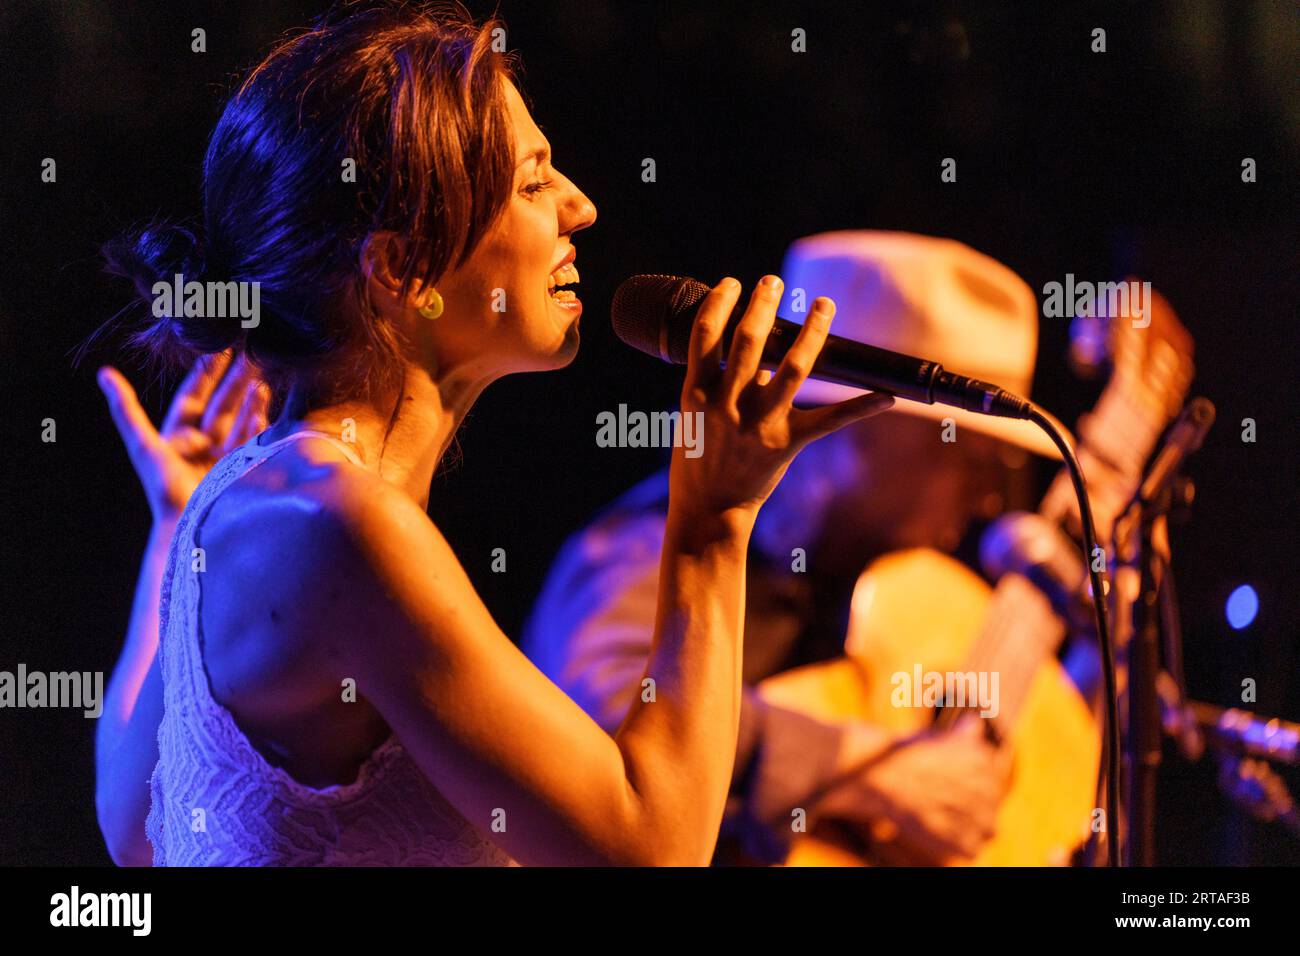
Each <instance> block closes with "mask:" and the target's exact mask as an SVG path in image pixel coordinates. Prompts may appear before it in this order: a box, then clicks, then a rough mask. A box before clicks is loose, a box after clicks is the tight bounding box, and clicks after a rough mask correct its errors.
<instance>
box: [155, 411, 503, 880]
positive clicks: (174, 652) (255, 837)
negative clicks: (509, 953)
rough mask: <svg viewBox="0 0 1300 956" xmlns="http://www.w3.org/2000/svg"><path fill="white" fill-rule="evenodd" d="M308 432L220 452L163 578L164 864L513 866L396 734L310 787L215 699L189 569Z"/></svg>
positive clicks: (160, 810) (158, 858)
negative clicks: (238, 501) (258, 481)
mask: <svg viewBox="0 0 1300 956" xmlns="http://www.w3.org/2000/svg"><path fill="white" fill-rule="evenodd" d="M306 437H314V438H323V439H325V440H326V441H330V442H332V443H333V444H334V445H335V446H336V447H338V448H339V449H340V450H341V451H342V452H343V453H344V454H345V455H347V456H348V458H349V460H351V461H352V462H353V463H354V464H360V462H359V461H358V459H357V457H356V455H355V453H354V452H353V451H352V449H350V448H349V447H348V446H347V445H346V444H344V443H343V442H340V441H338V440H337V439H335V438H332V437H331V436H329V435H324V434H322V433H320V432H312V431H300V432H296V433H294V434H291V435H289V436H287V437H285V438H282V439H280V440H279V441H276V442H272V443H270V444H267V445H259V444H258V443H257V439H253V440H251V441H249V442H248V443H247V444H246V445H244V446H242V447H240V448H238V449H236V450H235V451H233V452H231V453H230V454H229V455H227V456H226V457H225V458H223V459H221V461H219V462H218V463H217V465H216V466H215V467H214V468H213V469H212V472H211V473H210V474H209V475H208V476H207V478H205V479H204V480H203V483H202V484H200V485H199V487H198V488H197V489H196V490H195V492H194V494H193V496H191V498H190V502H189V504H188V506H187V507H186V509H185V512H184V514H183V515H182V516H181V519H180V523H179V525H178V526H177V529H176V534H175V536H174V537H173V538H172V543H171V550H170V554H169V555H168V559H167V570H166V572H165V574H164V577H163V586H162V604H161V609H160V618H159V619H160V621H161V633H160V640H159V645H158V663H159V668H160V669H161V673H162V680H163V703H164V712H163V718H162V722H161V723H160V725H159V727H158V764H157V766H156V767H155V768H154V772H153V776H152V778H151V780H150V788H151V791H152V797H153V802H152V805H151V807H150V810H149V818H148V821H147V823H146V830H147V832H148V835H149V841H150V842H151V843H152V844H153V852H154V857H153V863H154V866H393V865H398V866H401V865H407V866H422V865H432V866H505V865H510V863H511V860H510V858H509V857H508V856H507V855H506V854H505V853H504V852H503V851H501V850H500V849H498V848H497V847H496V846H495V845H494V844H492V843H491V842H489V841H488V840H487V839H486V838H485V837H484V836H483V835H482V834H481V833H480V832H479V831H478V830H476V829H475V828H474V827H473V826H471V825H470V824H469V823H468V822H467V821H466V820H465V818H464V817H462V816H461V815H460V814H459V813H457V812H456V810H455V809H454V808H453V807H452V806H451V805H450V804H449V803H448V802H447V801H446V800H445V799H444V798H443V797H442V796H441V795H440V794H439V793H438V791H437V790H436V789H435V788H434V786H433V785H432V784H431V783H429V781H428V780H427V779H426V778H425V776H424V774H423V773H422V772H421V771H420V769H419V767H417V766H416V764H415V762H414V760H412V759H411V757H410V755H409V754H408V753H407V752H406V751H405V750H404V749H403V747H402V745H401V744H400V743H399V742H398V740H397V738H396V736H394V735H390V736H389V738H388V739H387V740H386V741H385V742H384V743H383V744H381V745H380V746H379V747H378V748H377V749H376V750H375V752H374V753H373V754H371V755H370V757H369V758H367V760H366V762H365V763H364V765H363V766H362V767H361V770H360V773H359V774H358V776H357V779H356V780H355V781H353V782H352V783H349V784H344V785H338V786H330V787H324V788H315V787H308V786H305V785H303V784H301V783H299V782H298V781H296V780H295V779H293V777H292V776H290V775H289V774H288V773H287V772H286V771H285V770H283V769H282V768H279V767H273V766H271V764H269V763H268V762H267V761H266V759H265V758H264V757H263V756H262V755H261V754H260V753H259V752H258V751H257V750H256V749H255V748H254V747H253V745H252V743H250V742H249V740H248V738H247V737H246V736H245V735H244V733H243V732H242V731H241V730H240V729H239V727H238V725H237V724H236V723H235V719H234V717H233V716H232V715H231V713H230V711H228V710H226V708H225V707H223V706H222V705H221V704H219V703H218V702H217V701H216V700H215V699H214V698H213V697H212V693H211V690H210V687H209V683H208V675H207V671H206V669H205V668H204V664H203V634H202V629H201V627H200V618H199V602H200V600H201V597H202V595H201V582H202V578H203V575H202V574H200V573H196V572H193V571H191V570H190V568H191V555H192V554H193V549H194V548H195V547H198V546H200V545H199V542H200V531H201V530H202V526H203V521H204V518H205V517H206V516H207V514H208V511H209V510H210V508H211V507H212V503H213V502H214V501H215V500H216V499H217V496H218V495H220V494H221V492H222V491H224V490H225V489H226V488H227V487H228V486H229V485H230V484H231V483H232V482H234V481H235V480H236V479H238V478H239V477H240V476H242V475H244V474H247V473H248V472H249V471H251V470H252V469H253V468H256V467H257V466H258V465H260V464H261V463H262V462H265V461H266V460H267V459H268V458H270V457H271V456H272V455H274V454H275V453H276V452H277V451H278V450H279V449H280V448H282V447H283V446H284V445H285V443H287V442H289V441H293V440H296V439H301V438H306Z"/></svg>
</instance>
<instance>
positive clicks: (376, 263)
mask: <svg viewBox="0 0 1300 956" xmlns="http://www.w3.org/2000/svg"><path fill="white" fill-rule="evenodd" d="M359 258H360V260H361V261H360V265H361V271H362V273H363V274H364V275H365V277H366V281H368V282H370V283H371V284H372V285H377V286H378V287H379V288H380V289H382V290H384V291H386V292H387V293H389V294H390V295H397V294H398V293H399V291H400V290H401V288H402V274H401V267H402V264H403V263H404V262H405V261H406V240H405V239H403V238H402V237H401V236H399V235H398V234H397V233H395V232H387V231H377V232H372V233H370V235H368V236H366V238H365V241H364V242H362V243H361V254H360V257H359Z"/></svg>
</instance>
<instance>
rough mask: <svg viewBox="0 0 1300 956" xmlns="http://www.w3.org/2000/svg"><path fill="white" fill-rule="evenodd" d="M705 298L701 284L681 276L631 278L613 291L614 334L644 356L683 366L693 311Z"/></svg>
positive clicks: (703, 287) (693, 315) (688, 343)
mask: <svg viewBox="0 0 1300 956" xmlns="http://www.w3.org/2000/svg"><path fill="white" fill-rule="evenodd" d="M708 294H709V287H708V286H707V285H705V284H704V283H703V282H699V281H696V280H695V279H688V278H685V277H683V276H663V275H641V276H632V277H631V278H630V279H626V280H624V282H623V283H622V284H621V285H620V286H619V287H618V288H617V289H616V290H615V291H614V300H613V302H612V303H611V304H610V321H611V323H612V324H613V326H614V334H615V335H617V336H618V337H619V338H620V339H622V340H623V341H624V342H626V343H627V344H628V345H630V346H632V347H633V348H635V349H639V350H641V351H642V352H645V353H646V354H647V355H653V356H654V357H655V358H657V359H662V360H663V361H665V362H673V363H676V364H678V365H685V364H686V357H687V354H688V352H689V347H690V341H691V326H692V324H693V323H694V320H695V307H696V306H697V305H699V303H700V300H701V299H703V298H704V297H705V296H706V295H708Z"/></svg>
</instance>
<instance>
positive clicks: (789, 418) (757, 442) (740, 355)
mask: <svg viewBox="0 0 1300 956" xmlns="http://www.w3.org/2000/svg"><path fill="white" fill-rule="evenodd" d="M781 289H782V282H781V280H780V279H779V278H778V277H777V276H766V277H764V279H763V281H762V282H761V283H760V284H759V285H758V286H757V287H756V288H755V289H754V292H753V294H752V295H751V297H750V301H749V306H748V307H747V308H746V310H745V313H744V316H743V317H742V318H741V320H740V322H739V324H738V325H737V327H736V330H735V333H734V335H733V336H732V342H731V349H730V352H729V354H727V355H726V356H725V363H724V356H723V333H724V331H725V329H726V325H727V321H728V319H729V317H730V316H731V312H732V310H733V309H734V308H735V305H736V302H737V300H738V298H739V296H740V283H739V282H737V281H736V280H735V279H724V280H723V281H722V282H720V283H719V284H718V285H717V286H716V287H715V288H714V289H713V290H712V291H711V292H710V293H709V295H708V296H707V297H706V298H705V299H704V301H703V302H702V303H701V304H700V309H699V312H698V313H697V314H696V318H695V325H694V327H693V328H692V331H691V343H690V354H689V357H688V361H687V370H686V382H685V385H684V386H683V388H682V403H681V407H682V414H683V415H687V414H695V413H700V414H702V420H703V426H704V427H703V431H702V435H703V445H702V448H701V454H700V455H699V456H698V457H695V458H690V457H687V456H686V455H685V454H684V451H683V449H682V448H681V447H678V448H676V449H675V450H674V455H673V464H672V470H671V492H672V494H671V496H670V500H672V501H673V502H674V503H675V504H676V506H677V507H679V508H685V509H686V510H687V512H693V513H705V514H710V515H727V514H730V513H741V514H744V515H748V516H752V515H753V514H756V513H757V511H758V508H759V506H760V505H761V504H762V503H763V501H765V500H766V499H767V496H768V495H769V494H771V492H772V489H773V488H775V487H776V485H777V482H779V481H780V480H781V476H782V475H784V474H785V469H786V467H787V466H788V465H789V463H790V461H791V459H793V458H794V456H795V455H796V454H798V452H799V450H800V449H801V448H803V447H804V446H805V445H807V444H808V443H809V442H811V441H813V440H815V439H817V438H820V437H822V436H823V435H826V434H829V433H830V432H832V431H835V430H836V429H837V428H841V427H843V426H844V425H848V424H849V423H851V422H855V421H858V420H860V419H863V418H867V417H869V416H871V415H875V414H877V413H879V412H882V411H884V410H885V409H887V408H889V407H890V406H891V405H892V404H893V402H894V400H893V397H892V396H890V395H884V394H879V393H868V394H866V395H860V396H856V397H854V398H851V399H848V400H847V401H843V402H839V403H838V404H835V405H827V406H825V407H822V408H815V409H797V408H794V407H793V405H792V402H793V401H794V397H795V393H796V392H798V390H799V387H800V386H801V385H802V384H803V382H804V380H805V379H806V378H807V377H808V374H809V372H810V371H811V370H812V367H813V363H814V362H815V361H816V359H817V356H818V355H819V354H820V353H821V349H822V346H823V345H824V344H825V342H826V336H827V334H828V333H829V329H830V324H831V319H832V317H833V316H834V314H835V303H834V302H832V301H831V300H830V299H827V298H824V297H823V298H818V299H816V300H815V301H814V302H813V307H812V310H811V312H810V313H809V315H808V318H807V321H806V322H805V323H804V326H803V329H802V330H801V331H800V333H799V336H798V338H797V339H796V340H795V342H794V344H793V345H792V346H791V347H790V350H789V352H787V353H786V355H785V357H784V359H783V360H782V362H781V364H780V366H779V367H778V368H777V370H776V371H775V372H774V373H771V374H770V375H769V374H768V373H767V372H762V371H760V369H759V362H760V360H761V358H762V354H763V346H764V344H765V343H766V341H767V337H768V335H769V334H770V333H771V331H772V326H773V323H774V322H775V320H776V307H777V303H779V302H780V300H781Z"/></svg>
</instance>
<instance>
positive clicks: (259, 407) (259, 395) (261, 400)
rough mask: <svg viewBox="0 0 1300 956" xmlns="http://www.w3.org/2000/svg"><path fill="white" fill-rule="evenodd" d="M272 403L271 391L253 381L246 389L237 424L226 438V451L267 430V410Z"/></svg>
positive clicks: (258, 382)
mask: <svg viewBox="0 0 1300 956" xmlns="http://www.w3.org/2000/svg"><path fill="white" fill-rule="evenodd" d="M270 403H271V390H270V389H268V388H267V387H266V385H264V384H263V383H262V382H260V381H258V380H257V379H251V380H250V381H249V382H248V384H247V386H246V387H245V389H244V400H243V404H241V405H240V407H239V414H238V415H237V416H236V417H235V423H234V424H233V425H231V426H230V434H229V435H228V436H227V437H226V450H229V449H231V448H236V447H238V446H239V445H242V444H243V443H244V442H246V441H248V440H249V439H250V438H252V437H253V436H254V435H257V434H259V433H260V432H262V431H265V430H266V425H267V419H266V413H267V409H268V407H269V406H270Z"/></svg>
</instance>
